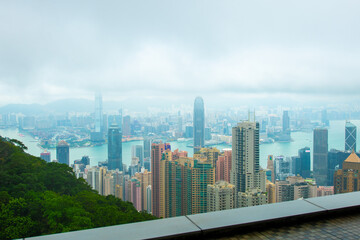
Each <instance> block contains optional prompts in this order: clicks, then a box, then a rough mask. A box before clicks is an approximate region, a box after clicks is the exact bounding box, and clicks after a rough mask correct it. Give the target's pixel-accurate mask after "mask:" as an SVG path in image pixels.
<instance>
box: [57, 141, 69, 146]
mask: <svg viewBox="0 0 360 240" xmlns="http://www.w3.org/2000/svg"><path fill="white" fill-rule="evenodd" d="M58 146H69V144H68V143H67V142H66V141H64V140H61V141H60V142H59V143H58Z"/></svg>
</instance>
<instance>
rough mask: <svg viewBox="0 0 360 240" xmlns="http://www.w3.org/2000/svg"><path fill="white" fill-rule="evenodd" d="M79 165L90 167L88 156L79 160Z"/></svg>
mask: <svg viewBox="0 0 360 240" xmlns="http://www.w3.org/2000/svg"><path fill="white" fill-rule="evenodd" d="M80 163H81V164H84V165H85V166H87V165H90V158H89V156H83V157H82V158H81V162H80Z"/></svg>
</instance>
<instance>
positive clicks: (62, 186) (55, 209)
mask: <svg viewBox="0 0 360 240" xmlns="http://www.w3.org/2000/svg"><path fill="white" fill-rule="evenodd" d="M24 149H26V147H25V146H24V145H23V144H22V143H21V142H19V141H17V140H9V139H4V138H2V137H0V239H13V238H23V237H30V236H38V235H44V234H51V233H59V232H67V231H74V230H81V229H87V228H96V227H103V226H110V225H116V224H123V223H131V222H138V221H145V220H151V219H155V217H154V216H152V215H150V214H147V213H144V212H138V211H137V210H136V209H135V208H134V206H133V205H132V204H131V203H130V202H124V201H122V200H120V199H118V198H115V197H114V196H107V197H104V196H101V195H99V194H98V193H97V192H96V191H94V190H92V189H91V188H90V186H89V185H88V184H87V183H86V182H85V181H84V179H77V178H76V177H75V175H74V173H73V171H72V169H71V168H70V167H68V166H66V165H65V164H59V163H46V162H45V161H43V160H42V159H40V158H38V157H34V156H31V155H29V154H27V153H25V152H24Z"/></svg>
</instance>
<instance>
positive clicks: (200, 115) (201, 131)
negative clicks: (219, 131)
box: [193, 97, 205, 153]
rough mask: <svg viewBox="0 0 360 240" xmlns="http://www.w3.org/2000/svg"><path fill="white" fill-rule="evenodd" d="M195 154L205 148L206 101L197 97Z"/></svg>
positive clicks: (195, 104)
mask: <svg viewBox="0 0 360 240" xmlns="http://www.w3.org/2000/svg"><path fill="white" fill-rule="evenodd" d="M193 124H194V153H196V152H198V151H199V150H200V149H201V148H203V147H205V112H204V101H203V99H202V98H201V97H197V98H196V99H195V102H194V121H193Z"/></svg>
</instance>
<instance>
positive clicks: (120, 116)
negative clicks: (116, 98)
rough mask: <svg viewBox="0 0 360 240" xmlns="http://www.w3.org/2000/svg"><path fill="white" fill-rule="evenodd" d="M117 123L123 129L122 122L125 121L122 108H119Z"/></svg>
mask: <svg viewBox="0 0 360 240" xmlns="http://www.w3.org/2000/svg"><path fill="white" fill-rule="evenodd" d="M116 123H117V125H118V126H119V128H120V129H122V123H123V115H122V108H120V109H119V116H118V117H117V118H116ZM110 125H111V124H110Z"/></svg>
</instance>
